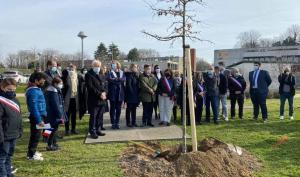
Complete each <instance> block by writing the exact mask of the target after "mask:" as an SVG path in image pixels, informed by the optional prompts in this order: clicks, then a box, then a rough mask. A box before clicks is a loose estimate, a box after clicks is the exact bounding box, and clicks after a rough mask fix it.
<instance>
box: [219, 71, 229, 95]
mask: <svg viewBox="0 0 300 177" xmlns="http://www.w3.org/2000/svg"><path fill="white" fill-rule="evenodd" d="M227 89H228V83H227V77H226V76H225V75H224V74H220V84H219V92H220V95H225V94H226V93H227Z"/></svg>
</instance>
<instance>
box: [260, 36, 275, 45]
mask: <svg viewBox="0 0 300 177" xmlns="http://www.w3.org/2000/svg"><path fill="white" fill-rule="evenodd" d="M273 43H274V39H270V38H261V39H259V46H260V47H272V45H273Z"/></svg>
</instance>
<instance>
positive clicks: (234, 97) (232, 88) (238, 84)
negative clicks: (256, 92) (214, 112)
mask: <svg viewBox="0 0 300 177" xmlns="http://www.w3.org/2000/svg"><path fill="white" fill-rule="evenodd" d="M246 86H247V84H246V81H245V79H244V77H243V76H242V75H241V74H240V73H239V70H238V69H237V68H232V70H231V75H230V76H229V77H228V89H229V93H230V95H229V99H230V105H231V108H230V109H231V110H230V112H231V118H232V119H234V118H235V105H236V102H237V103H238V106H239V118H240V119H243V108H244V99H245V96H244V92H245V89H246Z"/></svg>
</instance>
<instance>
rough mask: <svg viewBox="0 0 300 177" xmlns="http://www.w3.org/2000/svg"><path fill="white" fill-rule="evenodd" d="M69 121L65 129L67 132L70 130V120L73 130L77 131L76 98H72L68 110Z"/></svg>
mask: <svg viewBox="0 0 300 177" xmlns="http://www.w3.org/2000/svg"><path fill="white" fill-rule="evenodd" d="M67 116H68V121H67V122H65V130H66V132H68V131H70V122H71V131H75V129H76V99H75V98H71V99H70V105H69V109H68V112H67Z"/></svg>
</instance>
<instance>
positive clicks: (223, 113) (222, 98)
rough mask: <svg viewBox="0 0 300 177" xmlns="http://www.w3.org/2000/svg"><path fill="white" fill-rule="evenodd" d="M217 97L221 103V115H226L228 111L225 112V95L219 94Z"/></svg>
mask: <svg viewBox="0 0 300 177" xmlns="http://www.w3.org/2000/svg"><path fill="white" fill-rule="evenodd" d="M219 99H220V101H221V104H222V116H223V117H228V112H227V95H220V96H219Z"/></svg>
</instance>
